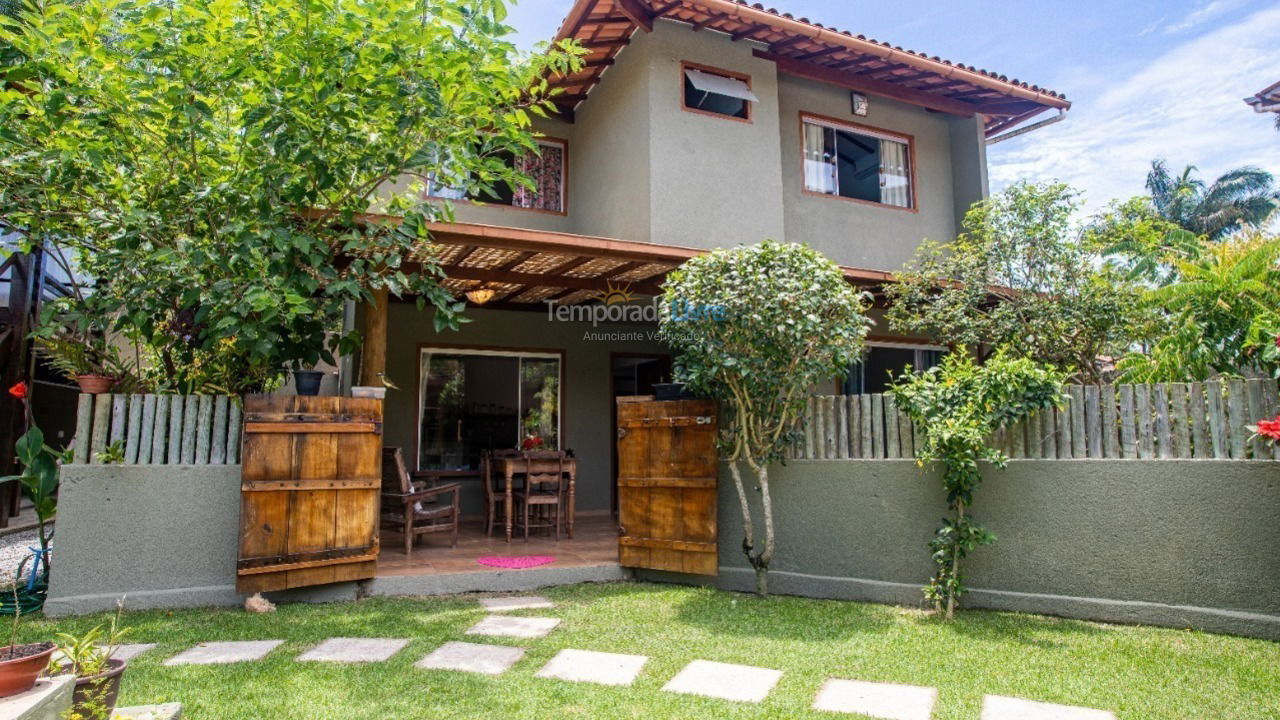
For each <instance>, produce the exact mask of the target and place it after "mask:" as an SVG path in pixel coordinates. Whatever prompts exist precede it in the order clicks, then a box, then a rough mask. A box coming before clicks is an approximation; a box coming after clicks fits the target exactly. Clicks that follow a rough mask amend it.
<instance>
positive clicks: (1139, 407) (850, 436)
mask: <svg viewBox="0 0 1280 720" xmlns="http://www.w3.org/2000/svg"><path fill="white" fill-rule="evenodd" d="M1064 391H1065V394H1066V397H1067V400H1066V401H1065V402H1064V404H1063V405H1062V407H1061V408H1058V409H1055V410H1050V411H1047V412H1042V413H1038V414H1036V415H1034V416H1032V417H1030V418H1028V419H1027V420H1025V421H1023V422H1020V423H1018V424H1016V425H1014V426H1013V427H1010V428H1008V429H1006V430H1004V431H1002V432H999V433H996V435H995V436H994V437H992V438H991V439H990V442H991V443H992V444H993V445H995V446H996V447H998V448H1000V449H1001V450H1003V451H1004V452H1005V453H1006V454H1007V455H1008V456H1009V457H1011V458H1031V459H1058V460H1080V459H1125V460H1145V459H1164V458H1191V459H1201V460H1280V446H1272V445H1271V444H1269V443H1268V442H1267V441H1266V440H1265V439H1262V438H1253V437H1252V436H1253V433H1252V432H1250V431H1249V429H1248V427H1247V426H1248V425H1252V424H1254V423H1256V422H1257V421H1258V420H1260V419H1269V418H1274V417H1275V416H1276V414H1277V412H1280V389H1278V388H1277V384H1276V381H1274V380H1266V379H1249V380H1242V379H1236V380H1222V381H1210V382H1204V383H1160V384H1151V385H1101V386H1098V385H1083V386H1082V385H1068V386H1067V387H1066V388H1065V389H1064ZM801 430H802V432H803V434H804V440H803V442H802V443H801V445H800V446H799V447H797V448H796V450H795V451H794V452H793V454H792V455H793V457H795V458H797V459H815V460H823V459H826V460H834V459H844V458H854V459H875V458H911V457H915V453H916V444H917V442H918V439H919V438H921V437H922V436H921V434H920V431H919V429H918V428H917V427H915V425H914V424H913V423H912V422H911V420H910V418H908V417H907V414H906V413H905V412H900V411H899V410H898V408H897V406H896V405H895V403H894V400H893V396H892V395H889V394H871V395H819V396H814V397H811V398H810V399H809V406H808V408H807V410H806V412H805V416H804V418H803V421H802V422H801Z"/></svg>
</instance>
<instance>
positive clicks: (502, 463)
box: [484, 457, 578, 542]
mask: <svg viewBox="0 0 1280 720" xmlns="http://www.w3.org/2000/svg"><path fill="white" fill-rule="evenodd" d="M489 462H490V463H492V467H493V470H494V471H495V472H498V473H501V474H502V492H503V494H504V495H505V496H506V508H507V513H506V523H507V542H511V527H512V520H513V519H514V509H515V504H514V498H513V497H512V492H511V486H512V482H513V481H514V480H515V477H516V476H517V475H520V474H522V473H521V469H522V468H523V467H524V466H525V459H524V458H522V457H495V458H491V459H490V460H489ZM564 474H565V475H566V476H568V478H569V497H568V499H567V505H568V507H567V508H566V510H565V514H566V517H565V520H566V523H565V524H566V526H567V527H568V531H569V538H570V539H572V538H573V514H574V509H575V507H576V503H577V500H576V498H575V492H576V483H577V479H578V460H577V458H571V457H567V458H564ZM484 481H485V482H488V481H489V479H488V478H484Z"/></svg>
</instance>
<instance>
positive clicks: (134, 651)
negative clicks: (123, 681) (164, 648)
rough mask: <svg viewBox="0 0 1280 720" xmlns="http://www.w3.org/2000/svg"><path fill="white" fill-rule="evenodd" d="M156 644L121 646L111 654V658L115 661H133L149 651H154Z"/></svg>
mask: <svg viewBox="0 0 1280 720" xmlns="http://www.w3.org/2000/svg"><path fill="white" fill-rule="evenodd" d="M155 647H156V644H155V643H130V644H128V645H121V646H119V647H117V648H116V651H115V652H113V653H111V657H112V658H113V659H115V660H132V659H134V658H136V657H138V656H139V655H141V654H142V653H144V652H146V651H148V650H154V649H155Z"/></svg>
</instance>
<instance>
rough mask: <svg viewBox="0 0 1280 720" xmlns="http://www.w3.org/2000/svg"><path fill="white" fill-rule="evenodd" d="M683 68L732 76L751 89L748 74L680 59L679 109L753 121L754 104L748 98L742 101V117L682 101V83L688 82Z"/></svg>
mask: <svg viewBox="0 0 1280 720" xmlns="http://www.w3.org/2000/svg"><path fill="white" fill-rule="evenodd" d="M685 70H697V71H699V72H704V73H707V74H708V75H719V76H720V77H726V78H732V79H734V80H741V81H742V82H744V83H746V84H747V89H748V90H751V76H750V75H748V74H746V73H740V72H734V71H733V70H725V69H724V68H718V67H712V66H711V65H702V64H700V63H696V62H691V61H689V60H681V61H680V84H679V85H678V86H677V87H679V88H680V109H681V110H684V111H685V112H687V113H693V114H694V115H706V116H708V117H713V118H719V119H721V120H731V121H733V122H740V123H746V124H748V125H751V124H753V123H754V122H755V121H754V118H755V111H754V109H753V107H752V106H754V105H755V103H754V102H752V101H750V100H744V101H743V102H744V103H746V106H747V116H746V117H744V118H740V117H737V116H736V115H725V114H724V113H718V112H711V111H710V110H699V109H698V108H691V107H689V106H688V105H686V104H685V102H684V84H685V83H686V82H688V79H687V78H686V77H685V74H684V71H685ZM753 92H754V91H753Z"/></svg>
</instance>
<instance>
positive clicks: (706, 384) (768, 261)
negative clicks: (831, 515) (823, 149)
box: [659, 240, 870, 594]
mask: <svg viewBox="0 0 1280 720" xmlns="http://www.w3.org/2000/svg"><path fill="white" fill-rule="evenodd" d="M864 310H865V308H864V298H863V297H861V296H859V295H858V294H857V293H856V292H854V291H853V289H852V288H850V286H849V283H848V282H846V281H845V279H844V275H843V273H841V271H840V268H839V267H837V266H836V265H835V263H833V262H831V261H830V260H828V259H827V258H826V257H825V256H823V255H822V253H820V252H818V251H816V250H813V249H812V248H809V247H807V246H804V245H797V244H793V243H778V242H773V241H770V240H766V241H764V242H762V243H760V244H758V245H749V246H739V247H736V248H732V249H721V250H715V251H713V252H711V253H708V254H706V255H702V256H699V257H696V258H693V259H691V260H689V261H687V262H685V263H684V265H682V266H680V267H679V268H678V269H676V270H675V271H673V272H672V273H671V274H670V275H668V277H667V282H666V290H665V294H664V296H663V301H662V306H661V308H660V313H659V318H660V323H661V330H662V333H663V335H664V337H665V338H666V339H667V341H668V342H669V343H670V344H671V346H672V348H673V349H675V351H676V353H677V354H678V357H677V363H676V379H677V380H679V381H681V382H684V383H687V384H688V386H689V387H690V389H691V390H693V392H695V393H697V394H699V395H701V396H703V397H710V398H714V399H716V400H717V401H719V403H720V407H721V413H722V416H723V421H722V423H723V424H722V427H721V435H720V449H721V452H722V453H723V454H724V455H725V456H726V458H727V459H728V460H729V468H730V471H731V473H732V474H733V478H734V482H735V484H736V486H737V490H738V497H739V499H740V500H741V505H742V512H743V523H744V531H745V537H744V539H743V552H745V553H746V555H747V558H748V560H749V561H750V562H751V565H752V567H753V568H755V570H756V582H757V589H758V590H759V592H760V593H761V594H765V593H766V592H767V579H766V577H767V576H766V573H767V572H768V567H769V561H770V560H771V558H772V556H773V547H774V538H773V506H772V503H771V500H770V497H769V478H768V467H767V466H768V465H769V464H770V463H772V462H775V461H778V460H781V459H782V458H783V457H784V453H785V451H786V450H787V448H788V447H790V446H791V445H792V444H793V443H794V442H795V440H796V433H795V432H794V428H795V425H796V422H797V420H798V419H799V417H800V414H801V413H802V412H803V410H804V407H805V403H806V400H807V393H808V389H809V388H810V387H811V386H812V385H813V384H815V383H817V382H820V381H824V380H830V379H832V378H836V377H842V376H843V375H844V373H845V372H846V371H847V368H848V366H849V364H850V363H851V362H853V361H854V360H856V359H857V358H858V357H859V356H860V351H861V347H862V340H863V338H864V337H865V336H866V333H867V328H868V326H869V324H870V321H869V320H868V319H867V318H866V316H865V314H864ZM740 461H742V462H745V463H746V464H747V465H748V466H749V467H750V468H751V470H752V471H754V472H755V473H756V476H757V479H758V490H759V492H760V499H761V505H762V511H763V514H764V527H765V540H764V543H763V547H762V548H761V549H760V550H759V551H758V552H756V551H754V548H755V546H756V538H755V534H754V532H753V525H752V520H751V511H750V508H749V503H748V498H747V495H746V491H745V489H744V486H743V483H742V479H741V476H740V471H739V468H738V463H739V462H740Z"/></svg>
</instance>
